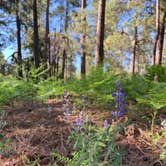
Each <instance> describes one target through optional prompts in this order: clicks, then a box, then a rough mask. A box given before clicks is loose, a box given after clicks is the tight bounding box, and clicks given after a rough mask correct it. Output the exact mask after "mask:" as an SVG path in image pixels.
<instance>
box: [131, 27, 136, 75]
mask: <svg viewBox="0 0 166 166" xmlns="http://www.w3.org/2000/svg"><path fill="white" fill-rule="evenodd" d="M136 47H137V27H135V28H134V36H133V44H132V55H131V61H130V73H131V74H132V75H133V74H134V73H135V60H136Z"/></svg>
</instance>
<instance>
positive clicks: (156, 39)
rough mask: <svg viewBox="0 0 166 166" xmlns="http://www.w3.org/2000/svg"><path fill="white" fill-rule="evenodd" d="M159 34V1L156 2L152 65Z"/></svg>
mask: <svg viewBox="0 0 166 166" xmlns="http://www.w3.org/2000/svg"><path fill="white" fill-rule="evenodd" d="M159 34H160V0H156V36H155V40H154V46H153V57H152V65H155V64H156V52H157V45H158V42H159Z"/></svg>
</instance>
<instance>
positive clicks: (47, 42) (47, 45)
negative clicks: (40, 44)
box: [44, 0, 50, 68]
mask: <svg viewBox="0 0 166 166" xmlns="http://www.w3.org/2000/svg"><path fill="white" fill-rule="evenodd" d="M49 7H50V0H47V7H46V26H45V28H46V29H45V56H44V60H45V63H46V65H45V67H46V68H47V62H49V61H48V60H49V59H50V38H49V31H50V30H49V29H50V28H49Z"/></svg>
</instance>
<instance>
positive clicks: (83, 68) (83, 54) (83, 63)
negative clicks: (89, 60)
mask: <svg viewBox="0 0 166 166" xmlns="http://www.w3.org/2000/svg"><path fill="white" fill-rule="evenodd" d="M85 8H86V0H82V2H81V10H82V14H83V11H84V9H85ZM85 21H86V17H84V18H83V19H82V22H85ZM83 28H84V27H83ZM85 40H86V35H85V33H84V32H83V31H82V34H81V76H82V77H84V76H85V75H86V52H85V42H86V41H85Z"/></svg>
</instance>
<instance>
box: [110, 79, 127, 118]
mask: <svg viewBox="0 0 166 166" xmlns="http://www.w3.org/2000/svg"><path fill="white" fill-rule="evenodd" d="M112 96H113V97H114V101H115V104H116V110H115V111H113V112H112V115H113V116H116V117H122V116H123V114H124V112H125V108H124V104H125V93H124V92H123V90H122V85H121V84H120V83H119V82H118V81H116V91H115V92H113V93H112Z"/></svg>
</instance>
